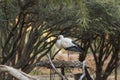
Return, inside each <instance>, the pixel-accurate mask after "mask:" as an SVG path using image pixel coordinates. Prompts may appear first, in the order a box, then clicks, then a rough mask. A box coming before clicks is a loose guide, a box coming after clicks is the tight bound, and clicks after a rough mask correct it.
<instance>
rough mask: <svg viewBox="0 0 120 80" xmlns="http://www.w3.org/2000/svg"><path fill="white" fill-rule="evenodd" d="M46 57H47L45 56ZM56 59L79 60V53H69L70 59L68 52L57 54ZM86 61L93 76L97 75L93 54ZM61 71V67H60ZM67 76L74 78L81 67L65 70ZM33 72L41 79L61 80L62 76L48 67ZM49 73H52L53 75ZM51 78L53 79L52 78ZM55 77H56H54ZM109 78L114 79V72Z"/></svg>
mask: <svg viewBox="0 0 120 80" xmlns="http://www.w3.org/2000/svg"><path fill="white" fill-rule="evenodd" d="M44 59H46V58H44ZM55 60H65V61H67V60H74V61H75V60H78V54H76V53H75V54H70V55H69V59H68V54H67V53H65V54H61V53H59V54H57V55H56V57H55ZM85 61H86V63H87V66H89V67H91V69H90V74H91V76H93V77H94V76H95V62H94V58H93V55H92V54H88V55H87V57H86V60H85ZM108 61H109V59H108V60H107V61H106V62H105V64H104V68H105V67H106V64H107V63H108ZM118 70H119V71H118V80H119V79H120V69H118ZM59 71H60V69H59ZM65 72H66V75H67V77H68V78H69V80H74V74H77V73H81V72H82V71H81V69H75V68H74V69H70V70H69V69H66V70H65ZM31 74H34V75H39V76H36V77H37V78H38V79H40V80H60V78H59V77H58V75H56V74H54V72H52V70H50V69H47V68H36V69H35V70H34V71H33V72H32V73H31ZM49 74H52V75H51V76H50V75H49ZM50 78H51V79H50ZM52 78H54V79H52ZM107 80H114V74H113V73H112V74H111V76H109V78H108V79H107Z"/></svg>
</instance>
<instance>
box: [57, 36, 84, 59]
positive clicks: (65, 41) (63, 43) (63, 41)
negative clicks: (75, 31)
mask: <svg viewBox="0 0 120 80" xmlns="http://www.w3.org/2000/svg"><path fill="white" fill-rule="evenodd" d="M56 46H57V47H58V48H59V49H61V48H64V49H65V50H68V51H75V52H84V50H83V48H82V47H81V46H79V45H78V44H77V43H75V42H74V41H73V40H72V39H70V38H65V37H64V36H63V35H59V36H58V39H57V41H56ZM68 58H69V52H68Z"/></svg>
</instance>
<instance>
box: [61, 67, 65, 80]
mask: <svg viewBox="0 0 120 80" xmlns="http://www.w3.org/2000/svg"><path fill="white" fill-rule="evenodd" d="M61 73H62V75H63V76H65V72H64V68H63V67H62V68H61ZM62 80H64V79H63V78H62Z"/></svg>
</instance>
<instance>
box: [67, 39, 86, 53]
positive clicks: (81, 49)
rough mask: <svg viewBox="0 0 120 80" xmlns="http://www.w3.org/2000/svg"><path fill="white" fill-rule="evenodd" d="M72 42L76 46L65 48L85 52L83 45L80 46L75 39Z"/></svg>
mask: <svg viewBox="0 0 120 80" xmlns="http://www.w3.org/2000/svg"><path fill="white" fill-rule="evenodd" d="M72 43H73V44H75V46H71V47H67V48H65V50H69V51H75V52H84V49H83V48H82V47H81V46H79V45H78V44H77V43H76V42H75V41H72Z"/></svg>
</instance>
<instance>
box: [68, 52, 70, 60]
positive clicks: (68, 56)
mask: <svg viewBox="0 0 120 80" xmlns="http://www.w3.org/2000/svg"><path fill="white" fill-rule="evenodd" d="M69 56H70V54H69V51H68V61H69V60H70V58H69Z"/></svg>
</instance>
